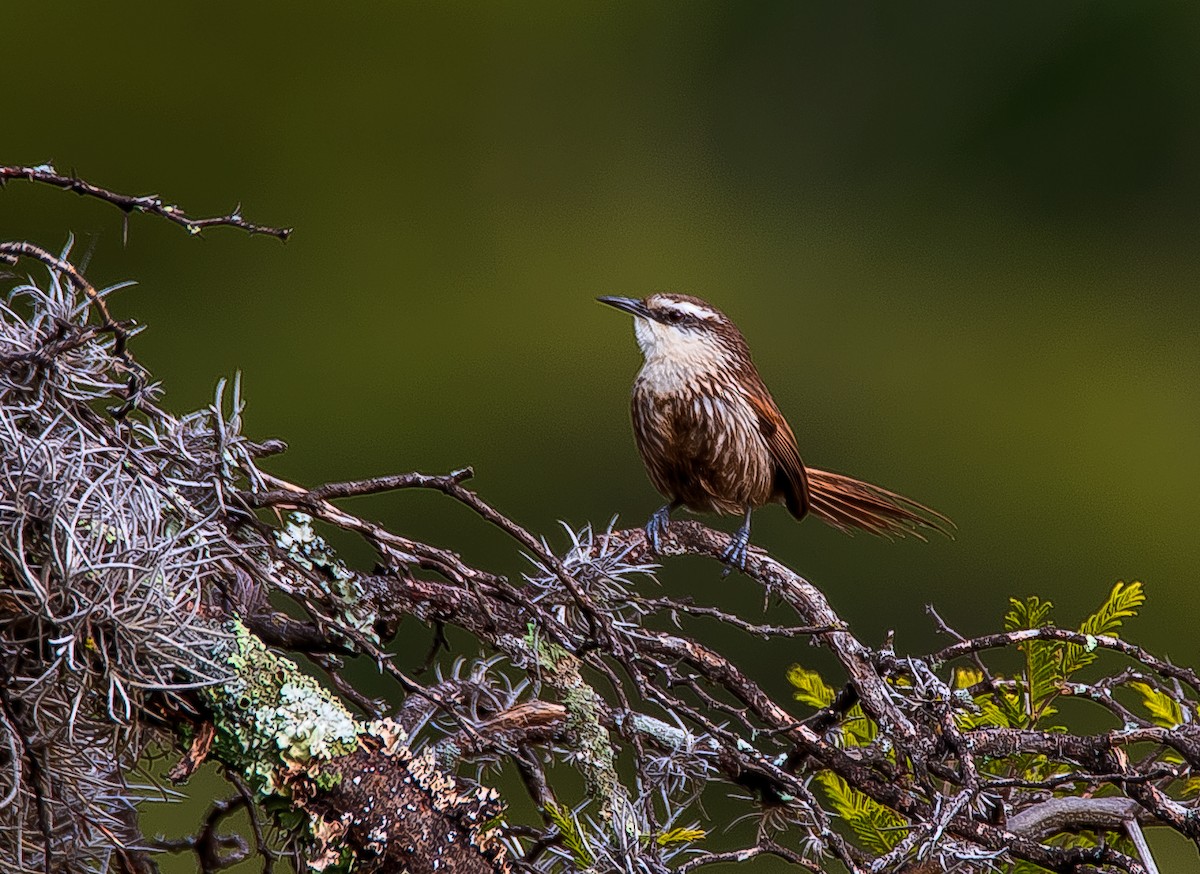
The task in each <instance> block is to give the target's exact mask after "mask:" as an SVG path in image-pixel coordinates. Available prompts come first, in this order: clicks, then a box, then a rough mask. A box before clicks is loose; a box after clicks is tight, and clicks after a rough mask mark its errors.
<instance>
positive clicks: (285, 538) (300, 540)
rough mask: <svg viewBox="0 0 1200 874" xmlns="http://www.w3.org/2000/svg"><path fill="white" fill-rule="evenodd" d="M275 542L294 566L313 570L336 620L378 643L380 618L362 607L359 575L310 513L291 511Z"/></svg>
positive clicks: (362, 600)
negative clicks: (335, 610)
mask: <svg viewBox="0 0 1200 874" xmlns="http://www.w3.org/2000/svg"><path fill="white" fill-rule="evenodd" d="M275 542H276V544H278V546H279V548H280V549H282V550H284V551H285V552H286V553H287V554H288V558H290V559H291V560H292V561H293V562H295V563H296V564H297V565H299V566H300V567H302V568H304V569H305V570H311V571H315V572H316V576H317V579H318V580H319V582H320V583H321V587H322V589H324V591H325V593H326V594H328V595H329V596H330V597H331V598H332V599H333V603H334V605H335V606H336V607H337V608H338V614H337V615H336V616H334V620H335V621H336V622H339V623H341V624H342V625H344V626H345V627H346V628H350V629H354V630H355V631H357V632H358V633H360V634H362V635H363V636H365V637H366V638H367V639H368V640H371V641H373V642H374V643H379V637H378V635H376V633H375V623H376V622H377V621H378V619H379V617H378V615H376V613H375V611H374V610H371V609H369V608H368V607H366V606H364V605H365V603H366V599H365V598H363V591H362V586H360V585H359V582H358V576H357V575H356V574H355V573H354V571H352V570H350V569H349V568H348V567H346V565H345V563H343V562H342V560H341V559H340V558H338V557H337V554H336V553H335V552H334V551H333V547H331V546H330V545H329V544H328V543H326V541H325V538H324V537H322V536H321V535H319V534H317V532H316V531H315V530H314V529H313V526H312V516H310V515H308V514H307V513H290V514H289V515H288V520H287V523H286V524H285V525H284V527H283V528H282V529H280V530H276V531H275Z"/></svg>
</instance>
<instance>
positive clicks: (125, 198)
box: [0, 164, 292, 242]
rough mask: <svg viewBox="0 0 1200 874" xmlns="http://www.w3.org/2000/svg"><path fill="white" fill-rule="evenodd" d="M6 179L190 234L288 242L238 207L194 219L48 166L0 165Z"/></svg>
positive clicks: (281, 231)
mask: <svg viewBox="0 0 1200 874" xmlns="http://www.w3.org/2000/svg"><path fill="white" fill-rule="evenodd" d="M9 179H24V180H27V181H29V182H41V183H43V184H45V185H51V186H53V187H55V188H61V189H63V190H64V191H73V192H75V193H76V194H78V195H80V196H82V197H94V198H96V199H97V200H102V201H104V202H105V203H111V204H112V205H113V206H115V207H117V208H118V209H120V210H122V211H124V213H125V214H126V216H128V215H129V214H130V213H133V212H141V213H146V214H147V215H154V216H158V217H159V218H164V219H166V220H167V221H169V222H173V223H174V224H177V225H179V226H180V227H182V228H183V229H184V230H186V231H187V232H188V233H189V234H193V235H198V234H200V233H201V232H202V231H204V229H205V228H214V227H229V228H238V229H239V230H243V231H246V232H247V233H249V234H263V235H265V236H269V237H275V238H276V239H279V240H283V241H285V242H286V241H287V239H288V237H289V236H291V233H292V228H276V227H271V226H269V225H259V224H255V223H254V222H248V221H246V220H245V219H244V218H243V217H242V205H241V204H240V203H239V204H238V205H237V206H236V207H234V209H233V211H232V212H230V213H228V214H226V215H221V216H211V217H208V218H193V217H192V216H190V215H188V214H187V213H186V212H185V211H184V210H182V209H180V208H179V207H178V206H176V205H175V204H173V203H164V202H163V200H162V198H161V197H159V196H158V195H157V194H143V195H129V194H119V193H118V192H116V191H110V190H109V189H107V188H101V187H100V186H99V185H93V184H92V183H90V182H88V181H87V180H85V179H81V178H79V177H78V176H76V175H74V174H71V175H66V174H63V173H59V172H58V171H57V170H55V169H54V167H53V166H52V165H50V164H38V165H37V166H34V167H18V166H3V165H0V187H3V185H4V183H6V182H7V181H8V180H9Z"/></svg>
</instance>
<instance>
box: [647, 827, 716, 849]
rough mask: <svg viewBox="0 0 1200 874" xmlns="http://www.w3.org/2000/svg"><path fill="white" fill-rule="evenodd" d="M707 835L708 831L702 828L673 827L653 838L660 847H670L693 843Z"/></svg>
mask: <svg viewBox="0 0 1200 874" xmlns="http://www.w3.org/2000/svg"><path fill="white" fill-rule="evenodd" d="M706 837H708V832H706V831H705V830H704V829H702V828H673V829H670V830H668V831H665V832H663V833H662V834H660V835H659V836H658V837H656V838H655V839H654V841H655V843H657V844H658V845H659V846H660V847H671V846H676V845H679V844H694V843H696V842H697V841H702V840H704V839H705V838H706Z"/></svg>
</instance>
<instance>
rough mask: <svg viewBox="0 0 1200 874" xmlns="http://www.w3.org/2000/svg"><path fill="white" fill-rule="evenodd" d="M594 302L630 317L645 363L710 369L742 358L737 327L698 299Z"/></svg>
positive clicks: (676, 296) (662, 297)
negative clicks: (688, 365)
mask: <svg viewBox="0 0 1200 874" xmlns="http://www.w3.org/2000/svg"><path fill="white" fill-rule="evenodd" d="M596 299H597V300H598V301H600V303H604V304H608V305H609V306H611V307H615V308H617V309H619V310H622V311H624V312H627V313H630V314H631V315H632V316H633V331H634V334H635V335H636V336H637V341H638V345H639V346H640V347H641V348H642V354H643V355H644V356H646V360H647V361H655V360H656V359H657V360H661V359H665V360H668V361H672V362H675V363H678V364H690V365H693V366H696V367H714V366H722V365H726V364H728V363H729V362H730V361H731V360H732V359H734V358H737V357H741V356H745V355H746V341H745V340H744V339H743V337H742V334H741V332H740V331H739V330H738V329H737V326H736V325H734V324H733V322H731V321H730V320H729V317H728V316H726V315H725V314H724V313H723V312H721V311H720V310H719V309H717V308H716V307H714V306H713V305H712V304H710V303H706V302H705V301H702V300H701V299H700V298H698V297H692V296H691V295H687V294H668V293H665V292H660V293H658V294H652V295H650V296H649V297H646V298H643V299H641V300H638V299H637V298H632V297H599V298H596Z"/></svg>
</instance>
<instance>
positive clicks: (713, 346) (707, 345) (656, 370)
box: [633, 316, 729, 393]
mask: <svg viewBox="0 0 1200 874" xmlns="http://www.w3.org/2000/svg"><path fill="white" fill-rule="evenodd" d="M633 333H634V335H635V336H636V337H637V342H638V346H640V347H641V349H642V355H643V356H645V359H646V362H645V364H643V365H642V371H641V373H640V374H639V379H640V380H641V382H642V384H643V386H644V387H645V388H648V389H650V390H651V391H654V392H661V393H669V392H673V391H678V390H679V389H681V388H683V387H686V386H687V385H690V384H693V383H694V382H695V380H696V379H698V378H701V377H704V376H709V375H712V374H714V373H716V372H718V371H720V370H721V369H722V368H724V367H725V366H726V365H727V363H728V360H729V354H728V353H727V352H726V351H725V349H724V348H723V347H722V345H721V344H719V343H714V342H713V341H712V339H711V338H708V337H705V336H704V334H703V333H701V332H700V331H697V330H693V329H689V328H679V327H676V326H673V325H664V324H662V323H661V322H657V321H655V320H653V319H647V318H644V317H641V316H638V317H635V318H634V320H633Z"/></svg>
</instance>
